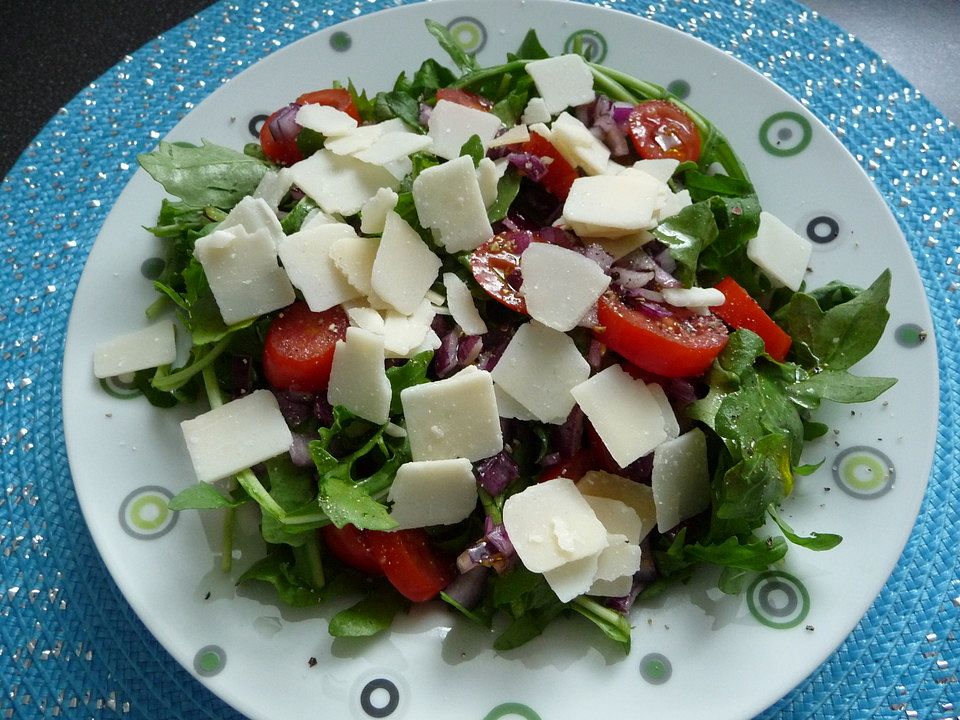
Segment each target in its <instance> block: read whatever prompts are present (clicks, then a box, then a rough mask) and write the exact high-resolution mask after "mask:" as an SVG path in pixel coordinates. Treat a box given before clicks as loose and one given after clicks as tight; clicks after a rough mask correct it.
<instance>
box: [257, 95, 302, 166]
mask: <svg viewBox="0 0 960 720" xmlns="http://www.w3.org/2000/svg"><path fill="white" fill-rule="evenodd" d="M286 109H287V108H280V109H279V110H277V111H276V112H275V113H273V114H272V115H271V116H270V117H268V118H267V119H266V120H264V121H263V125H261V126H260V147H261V148H262V149H263V154H264V155H266V156H267V158H268V159H270V160H272V161H273V162H275V163H277V164H279V165H293V164H294V163H296V162H300V161H301V160H303V153H301V152H300V148H298V147H297V137H296V135H293V136H291V137H287V138H282V139H278V138H275V137H274V136H273V132H271V130H270V121H271V120H273V119H274V118H275V117H276V116H277V115H279V114H280V113H282V112H284V111H286ZM298 132H299V131H298Z"/></svg>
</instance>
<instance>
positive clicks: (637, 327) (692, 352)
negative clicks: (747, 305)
mask: <svg viewBox="0 0 960 720" xmlns="http://www.w3.org/2000/svg"><path fill="white" fill-rule="evenodd" d="M597 318H598V320H599V322H600V327H599V328H598V329H597V330H596V331H595V332H596V335H597V339H598V340H600V342H602V343H605V344H606V345H607V346H608V347H609V348H610V349H611V350H613V351H615V352H617V353H619V354H620V355H622V356H623V357H624V358H626V359H627V360H629V361H630V362H632V363H634V364H635V365H637V366H638V367H640V368H642V369H643V370H647V371H649V372H653V373H657V374H658V375H663V376H664V377H689V376H691V375H700V374H701V373H703V372H704V371H705V370H706V369H707V368H708V367H710V364H711V363H712V362H713V359H714V358H715V357H716V356H717V355H718V354H719V353H720V351H721V350H723V348H724V346H725V345H726V344H727V328H726V326H724V324H723V322H722V321H721V320H720V319H719V318H718V317H716V316H715V315H698V314H697V313H694V312H691V311H689V310H686V309H684V308H675V309H674V310H673V314H672V315H669V316H667V317H662V318H659V317H651V316H650V315H647V314H646V313H643V312H640V311H638V310H633V309H631V308H629V307H627V306H626V305H624V303H623V302H622V301H621V300H620V299H619V298H618V297H617V296H616V294H614V293H612V292H608V293H606V294H604V295H603V296H601V298H600V300H599V302H598V303H597Z"/></svg>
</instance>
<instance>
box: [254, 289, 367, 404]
mask: <svg viewBox="0 0 960 720" xmlns="http://www.w3.org/2000/svg"><path fill="white" fill-rule="evenodd" d="M349 324H350V322H349V320H348V319H347V314H346V313H345V312H344V311H343V308H341V307H340V306H339V305H337V306H336V307H333V308H330V309H329V310H324V311H323V312H319V313H315V312H313V311H312V310H311V309H310V308H309V307H308V306H307V304H306V303H305V302H300V301H298V302H295V303H293V304H292V305H290V306H289V307H287V308H284V309H283V310H281V311H280V312H279V313H278V314H277V316H276V317H275V318H274V319H273V322H271V323H270V328H269V329H268V330H267V337H266V340H265V342H264V346H263V371H264V374H265V375H266V376H267V381H268V382H269V383H270V384H271V385H272V386H273V387H275V388H278V389H281V390H296V391H300V392H319V391H320V390H325V389H326V387H327V383H328V382H329V381H330V369H331V367H332V365H333V351H334V350H335V349H336V344H337V340H343V339H344V338H345V337H346V336H347V327H348V326H349Z"/></svg>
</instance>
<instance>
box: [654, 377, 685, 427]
mask: <svg viewBox="0 0 960 720" xmlns="http://www.w3.org/2000/svg"><path fill="white" fill-rule="evenodd" d="M647 390H649V391H650V394H651V395H653V399H654V400H656V401H657V404H658V405H659V406H660V414H661V415H663V431H664V432H665V433H666V434H667V439H673V438H675V437H677V436H678V435H679V434H680V423H679V422H677V414H676V413H675V412H674V411H673V406H672V405H671V404H670V398H668V397H667V394H666V393H665V392H664V391H663V388H662V387H660V385H658V384H657V383H655V382H654V383H647Z"/></svg>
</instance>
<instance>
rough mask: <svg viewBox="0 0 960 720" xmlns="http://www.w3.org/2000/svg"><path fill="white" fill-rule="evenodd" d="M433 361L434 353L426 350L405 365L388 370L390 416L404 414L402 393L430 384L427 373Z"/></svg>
mask: <svg viewBox="0 0 960 720" xmlns="http://www.w3.org/2000/svg"><path fill="white" fill-rule="evenodd" d="M432 360H433V351H432V350H425V351H424V352H422V353H419V354H417V355H414V356H413V357H412V358H410V359H409V360H407V361H406V362H405V363H403V365H394V366H393V367H390V368H387V380H389V381H390V389H391V392H392V394H391V397H390V414H391V415H397V414H400V413H402V412H403V405H401V403H400V393H401V392H403V391H404V390H406V389H407V388H408V387H413V386H414V385H422V384H423V383H427V382H430V380H429V378H428V377H427V371H428V370H429V369H430V363H431V361H432Z"/></svg>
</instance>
